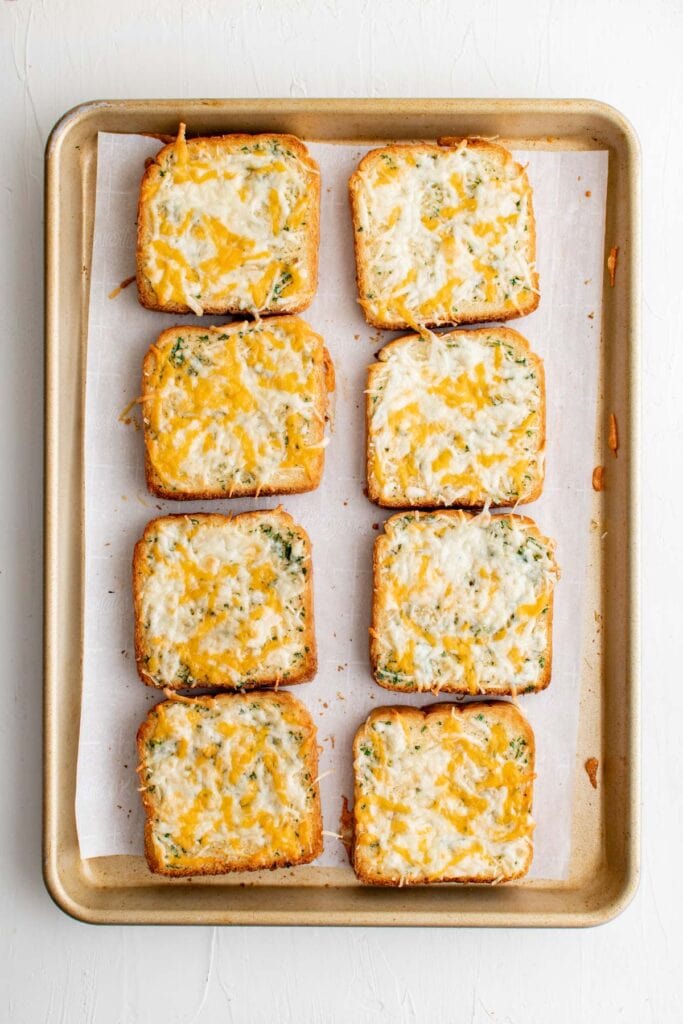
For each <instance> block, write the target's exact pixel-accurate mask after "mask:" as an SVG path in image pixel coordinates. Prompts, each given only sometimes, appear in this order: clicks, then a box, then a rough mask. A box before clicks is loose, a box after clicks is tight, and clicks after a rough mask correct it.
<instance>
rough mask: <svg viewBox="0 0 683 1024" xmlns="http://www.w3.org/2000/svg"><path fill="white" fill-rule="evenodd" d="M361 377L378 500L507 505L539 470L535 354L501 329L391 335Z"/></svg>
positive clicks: (531, 485)
mask: <svg viewBox="0 0 683 1024" xmlns="http://www.w3.org/2000/svg"><path fill="white" fill-rule="evenodd" d="M380 359H381V360H382V361H381V362H380V363H375V364H374V365H373V366H371V367H370V370H369V377H368V424H369V430H368V483H369V487H370V492H371V494H372V495H373V497H375V498H376V500H377V501H379V503H380V504H389V505H395V506H401V505H403V506H405V505H431V506H433V505H466V506H477V505H484V504H485V503H486V502H487V501H488V502H490V503H491V504H492V505H512V504H515V503H516V502H518V501H524V500H527V499H528V497H529V496H530V495H531V494H532V493H533V492H534V490H535V489H536V488H537V486H538V484H539V482H540V481H541V480H542V479H543V472H544V461H545V456H544V434H545V430H544V423H543V413H544V396H543V383H542V371H541V369H540V363H539V360H538V359H537V358H536V357H535V356H533V355H532V354H531V353H530V352H529V351H528V349H527V348H526V347H525V346H524V345H523V344H520V340H519V336H518V335H517V334H516V333H515V332H514V331H509V330H506V329H500V328H499V329H497V330H491V331H489V330H479V331H455V332H453V333H452V334H446V335H441V336H440V337H438V338H437V337H436V336H432V337H431V338H428V339H424V338H421V337H411V338H407V339H405V340H402V341H401V342H393V343H391V344H390V345H388V346H387V347H386V348H385V349H383V350H382V351H381V352H380Z"/></svg>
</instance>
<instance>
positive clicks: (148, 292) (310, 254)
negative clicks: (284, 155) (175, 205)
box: [135, 132, 320, 316]
mask: <svg viewBox="0 0 683 1024" xmlns="http://www.w3.org/2000/svg"><path fill="white" fill-rule="evenodd" d="M273 140H275V141H278V142H281V143H282V144H283V145H287V146H288V147H289V148H290V149H292V151H293V152H294V153H296V156H297V158H298V159H299V160H300V161H301V162H302V163H303V164H304V165H305V166H306V168H307V169H308V170H309V171H310V172H311V174H310V177H309V181H308V192H309V194H310V195H311V196H312V198H313V202H312V203H311V218H310V222H309V224H308V230H307V232H306V244H305V247H304V248H305V253H306V265H307V267H308V285H307V287H306V289H305V290H304V293H303V295H302V296H301V298H300V300H299V301H298V302H296V301H295V302H290V303H285V304H279V305H277V306H272V305H271V306H268V307H265V308H264V309H261V310H259V315H260V316H273V315H284V314H292V313H301V312H303V310H305V309H308V307H309V306H310V304H311V302H312V301H313V299H314V297H315V293H316V291H317V289H318V249H319V245H320V168H319V167H318V164H317V163H316V161H315V160H314V159H313V158H312V156H311V155H310V153H309V152H308V149H307V148H306V146H305V145H304V144H303V142H302V141H301V139H298V138H297V137H296V136H295V135H288V134H279V133H277V132H264V133H262V134H257V135H247V134H239V133H236V134H233V135H209V136H199V137H197V138H194V139H188V140H187V147H188V150H189V149H194V150H198V151H199V152H201V148H202V146H205V145H206V144H211V145H223V146H225V147H226V148H237V147H239V146H246V145H250V144H253V143H258V142H260V143H268V142H272V141H273ZM176 141H177V140H174V141H173V142H171V143H169V144H168V145H166V146H163V148H162V149H160V150H159V152H158V153H157V155H156V156H155V157H154V159H153V160H152V162H151V163H150V164H148V166H146V167H145V170H144V173H143V175H142V180H141V182H140V194H139V198H138V207H137V246H136V255H135V266H136V281H137V290H138V299H139V301H140V304H141V305H142V306H144V307H145V309H151V310H155V311H156V312H159V313H191V312H192V309H191V308H190V307H189V306H187V305H185V304H182V303H177V302H164V303H162V302H159V300H158V299H157V296H156V293H155V291H154V288H153V287H152V285H151V284H150V282H149V281H148V280H147V278H146V276H145V272H144V263H145V261H144V258H143V252H144V249H145V247H146V246H147V245H148V244H149V242H150V240H151V238H152V235H153V225H152V216H151V210H150V206H149V202H148V200H147V197H146V194H145V193H146V191H148V189H149V188H150V187H151V185H152V183H153V182H155V181H156V179H157V178H158V176H159V174H160V172H161V171H162V170H165V166H166V165H167V164H168V162H169V161H170V158H171V156H172V154H173V152H174V149H175V146H176ZM252 312H253V311H251V310H249V309H245V308H244V305H243V304H240V303H230V301H229V299H227V298H226V300H225V302H221V303H218V304H216V303H214V304H213V305H206V306H204V307H203V313H202V315H204V316H206V315H217V314H228V313H230V314H240V315H241V314H247V315H249V314H251V313H252Z"/></svg>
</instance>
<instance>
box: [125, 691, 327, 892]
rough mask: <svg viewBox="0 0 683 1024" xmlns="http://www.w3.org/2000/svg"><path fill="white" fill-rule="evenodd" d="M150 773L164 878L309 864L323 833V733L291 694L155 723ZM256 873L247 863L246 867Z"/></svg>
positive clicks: (164, 714)
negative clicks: (318, 756) (318, 734)
mask: <svg viewBox="0 0 683 1024" xmlns="http://www.w3.org/2000/svg"><path fill="white" fill-rule="evenodd" d="M149 724H150V725H151V728H150V730H149V731H148V732H146V739H145V744H144V752H143V757H142V765H141V783H142V786H143V790H144V791H146V802H149V803H150V805H151V806H152V807H153V814H152V842H153V846H154V851H155V855H156V857H157V859H158V861H159V862H160V863H161V865H163V866H164V867H165V868H170V869H172V870H178V871H179V872H181V871H182V872H187V871H188V870H190V871H191V870H192V869H194V870H201V868H202V867H204V866H209V865H211V863H212V862H215V861H219V862H221V863H222V864H224V865H226V867H225V868H224V869H225V870H229V868H230V866H234V867H251V868H256V867H268V866H270V865H271V864H273V863H278V862H279V863H284V862H292V861H301V860H310V859H311V856H312V855H314V853H315V851H316V846H317V843H318V841H319V832H318V829H317V827H316V818H317V819H318V821H319V796H318V789H317V785H316V782H315V779H314V778H312V776H311V769H312V767H313V770H315V769H314V765H315V764H316V760H315V733H314V730H313V726H312V723H311V720H310V718H309V716H308V713H307V712H306V711H305V709H304V708H303V707H302V705H300V704H299V703H298V701H295V700H294V699H293V698H291V697H289V695H287V694H279V695H277V696H274V695H272V694H267V695H266V694H264V695H256V696H249V697H247V696H244V695H236V696H235V695H231V696H225V695H224V696H221V697H217V698H201V699H198V700H197V701H195V702H193V703H192V704H186V703H174V702H172V701H169V702H165V703H163V704H160V705H158V706H157V707H156V708H154V710H153V711H152V712H151V713H150V717H149ZM247 861H248V862H249V863H245V862H247Z"/></svg>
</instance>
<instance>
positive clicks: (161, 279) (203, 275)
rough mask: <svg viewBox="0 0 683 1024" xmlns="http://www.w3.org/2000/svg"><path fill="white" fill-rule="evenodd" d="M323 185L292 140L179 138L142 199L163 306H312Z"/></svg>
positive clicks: (147, 247)
mask: <svg viewBox="0 0 683 1024" xmlns="http://www.w3.org/2000/svg"><path fill="white" fill-rule="evenodd" d="M247 140H248V141H247ZM318 177H319V175H318V170H317V167H316V166H315V164H314V163H313V161H311V160H310V159H308V158H307V159H306V160H304V159H303V158H302V157H301V156H299V155H298V154H297V153H296V152H295V151H294V149H292V148H290V144H289V140H288V138H287V136H277V135H273V136H266V137H258V136H256V137H254V138H253V139H249V137H248V136H237V137H236V138H235V139H232V138H231V137H230V136H228V137H226V138H218V139H196V140H190V141H188V142H185V140H184V138H183V137H182V136H180V137H179V138H178V140H177V142H176V143H175V144H174V146H173V147H169V148H168V149H167V150H166V152H165V154H164V156H163V157H162V160H161V164H160V170H156V171H155V173H154V174H153V175H151V176H150V177H149V178H146V179H144V180H143V186H142V192H141V200H142V202H143V204H146V206H147V208H148V212H149V217H150V236H149V238H148V239H147V240H146V242H145V244H144V246H143V248H142V250H141V251H139V253H138V256H139V261H140V270H141V273H142V275H143V277H144V278H145V279H146V280H147V282H148V284H149V285H150V287H151V289H152V291H153V293H154V295H155V296H156V299H157V301H158V302H159V304H160V305H162V306H163V305H169V304H170V305H173V306H180V307H187V308H188V309H189V310H191V311H192V312H193V313H196V314H198V315H201V314H202V313H203V311H204V309H206V308H208V309H212V310H215V311H216V312H218V311H221V310H229V311H233V312H237V311H243V312H253V313H258V312H259V311H260V310H269V311H276V310H278V309H280V308H282V309H291V308H294V307H297V306H299V305H300V304H302V303H303V302H304V301H305V302H308V301H310V298H311V292H312V289H313V288H314V287H315V281H314V280H312V279H311V278H312V260H311V256H310V245H311V231H312V230H314V227H315V220H316V210H317V204H318V201H319V200H318V196H319V185H318Z"/></svg>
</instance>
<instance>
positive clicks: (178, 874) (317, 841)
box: [136, 690, 323, 878]
mask: <svg viewBox="0 0 683 1024" xmlns="http://www.w3.org/2000/svg"><path fill="white" fill-rule="evenodd" d="M226 700H228V701H241V700H245V701H253V700H259V701H269V702H271V703H277V704H279V705H280V706H281V707H282V706H286V707H288V708H290V709H291V710H292V711H295V712H296V713H297V714H298V715H299V717H300V727H301V731H302V732H303V734H304V739H303V741H302V752H303V758H302V764H303V765H304V767H305V768H306V769H307V770H308V772H309V774H310V777H311V779H313V780H314V781H313V783H312V789H313V803H312V807H311V812H312V813H311V822H312V828H313V838H312V842H311V849H310V850H309V851H308V852H304V853H302V854H301V856H300V857H296V858H287V857H284V856H280V857H277V858H273V859H271V860H270V861H269V862H268V863H264V862H262V861H260V860H259V859H258V857H257V856H256V855H252V856H251V857H249V856H244V857H234V858H232V859H231V860H228V859H221V858H219V857H215V858H210V859H209V858H207V860H208V863H206V862H205V863H202V864H201V865H199V866H197V867H194V868H193V867H183V868H169V867H167V866H166V865H165V864H164V863H163V861H162V860H161V858H160V857H159V856H158V854H157V850H156V848H155V845H154V814H155V810H156V805H155V801H154V798H153V796H152V794H151V793H150V792H149V791H148V790H147V789H146V788H145V787H144V786H142V787H141V788H140V795H141V798H142V805H143V809H144V812H145V826H144V844H145V858H146V860H147V865H148V867H149V870H150V871H152V872H153V873H154V874H156V875H164V876H166V877H168V878H187V877H195V876H199V875H225V874H229V873H231V872H233V871H259V870H271V871H273V870H275V869H276V868H285V867H295V866H296V865H297V864H310V862H311V861H312V860H315V858H316V857H319V856H320V854H321V853H322V851H323V835H322V825H323V822H322V812H321V808H320V790H319V787H318V745H317V734H316V729H315V725H314V724H313V720H312V718H311V716H310V714H309V712H308V710H307V709H306V707H305V706H304V705H303V704H302V703H301V702H300V701H298V700H296V699H295V698H294V697H292V696H291V694H289V693H287V691H286V690H281V691H279V692H277V693H274V692H269V691H266V692H263V693H258V694H246V693H245V694H240V693H235V694H232V693H230V694H227V693H223V694H218V695H216V696H213V697H194V698H193V699H192V701H191V703H192V704H201V705H204V706H211V705H212V704H214V703H220V702H224V701H226ZM173 703H174V700H173V699H171V700H166V701H162V702H161V703H160V704H156V705H155V706H154V707H153V708H152V709H151V710H150V711H149V712H148V714H147V716H146V718H145V720H144V721H143V722H142V724H141V725H140V727H139V729H138V731H137V736H136V746H137V753H138V772H139V773H141V772H142V770H143V769H144V765H145V751H146V745H147V741H148V739H149V738H150V736H151V734H152V733H153V732H154V727H155V717H156V713H157V710H158V708H160V707H164V706H167V705H169V704H173Z"/></svg>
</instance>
